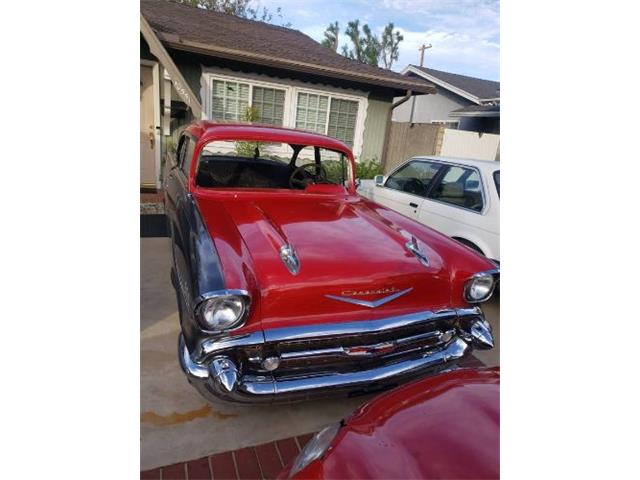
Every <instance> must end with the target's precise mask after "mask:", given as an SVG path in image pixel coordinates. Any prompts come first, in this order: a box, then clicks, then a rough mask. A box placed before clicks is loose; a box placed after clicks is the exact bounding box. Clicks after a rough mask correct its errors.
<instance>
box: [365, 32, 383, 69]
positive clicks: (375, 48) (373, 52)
mask: <svg viewBox="0 0 640 480" xmlns="http://www.w3.org/2000/svg"><path fill="white" fill-rule="evenodd" d="M362 32H363V33H364V39H363V49H362V56H363V60H362V61H363V62H364V63H368V64H369V65H376V66H377V65H378V62H379V60H380V50H381V45H380V40H378V37H376V36H375V35H374V34H372V33H371V29H370V28H369V25H367V24H365V25H363V26H362Z"/></svg>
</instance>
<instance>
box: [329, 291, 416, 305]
mask: <svg viewBox="0 0 640 480" xmlns="http://www.w3.org/2000/svg"><path fill="white" fill-rule="evenodd" d="M411 290H413V287H409V288H407V289H406V290H402V291H401V292H396V293H393V294H391V295H389V296H387V297H382V298H379V299H378V300H374V301H371V302H368V301H366V300H361V299H359V298H351V297H340V296H338V295H325V297H327V298H330V299H331V300H338V301H339V302H345V303H351V304H353V305H359V306H361V307H367V308H377V307H379V306H380V305H384V304H385V303H389V302H390V301H392V300H395V299H396V298H399V297H401V296H402V295H404V294H405V293H409V292H410V291H411Z"/></svg>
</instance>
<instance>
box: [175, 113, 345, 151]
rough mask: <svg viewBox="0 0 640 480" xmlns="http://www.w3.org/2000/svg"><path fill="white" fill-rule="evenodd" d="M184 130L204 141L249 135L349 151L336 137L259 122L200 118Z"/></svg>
mask: <svg viewBox="0 0 640 480" xmlns="http://www.w3.org/2000/svg"><path fill="white" fill-rule="evenodd" d="M186 131H188V132H190V133H192V134H194V135H196V136H197V137H200V138H201V139H202V140H204V141H211V140H215V139H216V138H220V139H224V138H225V137H226V138H235V137H238V139H239V140H240V139H242V138H241V137H245V138H246V137H251V139H255V140H263V141H268V140H273V141H279V142H282V143H289V144H298V145H314V146H319V147H324V148H328V149H331V150H339V151H345V152H351V149H350V148H349V146H348V145H346V144H345V143H343V142H341V141H340V140H338V139H337V138H333V137H329V136H327V135H323V134H320V133H315V132H309V131H306V130H299V129H295V128H286V127H277V126H274V125H264V124H259V123H251V122H244V123H243V122H234V123H227V122H213V121H209V120H200V121H197V122H194V123H192V124H191V125H189V126H188V127H187V128H186Z"/></svg>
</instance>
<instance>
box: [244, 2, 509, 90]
mask: <svg viewBox="0 0 640 480" xmlns="http://www.w3.org/2000/svg"><path fill="white" fill-rule="evenodd" d="M256 2H257V3H258V4H259V5H261V6H265V7H267V8H268V9H269V10H271V11H275V10H276V8H277V7H281V9H282V14H283V20H284V22H291V28H295V29H297V30H300V31H302V32H303V33H306V34H307V35H309V36H310V37H312V38H313V39H315V40H318V41H320V40H322V39H323V38H324V36H323V32H324V30H325V29H326V27H327V25H329V24H330V23H331V22H334V21H336V20H337V21H338V23H339V24H340V37H339V47H338V51H341V49H342V45H343V44H345V43H346V44H349V45H350V41H348V39H346V38H345V36H344V35H343V32H344V28H345V27H346V25H347V22H349V21H351V20H355V19H360V24H363V23H367V24H368V25H369V27H371V29H372V30H373V31H374V32H375V33H376V34H378V35H379V34H380V33H381V32H382V30H383V28H384V26H385V25H386V24H387V23H388V22H393V23H394V25H395V27H396V28H397V29H398V30H400V31H401V32H402V34H403V35H404V41H402V42H401V43H400V47H399V49H400V55H399V59H398V61H397V62H396V63H395V64H394V65H393V67H392V69H393V70H396V71H400V70H402V69H403V68H404V67H405V66H407V65H408V64H410V63H412V64H414V65H418V64H420V52H419V51H418V48H419V47H420V46H421V45H422V44H423V43H425V44H427V45H428V44H431V45H432V48H430V49H428V50H426V52H425V62H424V63H425V66H426V67H430V68H435V69H437V70H444V71H446V72H452V73H458V74H462V75H469V76H472V77H478V78H485V79H488V80H500V3H499V0H342V1H341V0H256ZM274 23H276V22H275V21H274ZM350 46H351V45H350Z"/></svg>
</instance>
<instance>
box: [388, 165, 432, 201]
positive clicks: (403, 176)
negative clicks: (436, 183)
mask: <svg viewBox="0 0 640 480" xmlns="http://www.w3.org/2000/svg"><path fill="white" fill-rule="evenodd" d="M440 168H441V165H439V164H437V163H432V162H422V161H418V160H414V161H411V162H409V163H407V164H406V165H405V166H404V167H402V168H400V169H399V170H397V171H396V172H394V173H393V174H392V175H390V176H389V178H388V179H387V181H386V183H385V185H384V186H385V187H387V188H392V189H394V190H400V191H401V192H406V193H411V194H413V195H418V196H420V197H426V196H427V193H428V187H429V184H430V183H431V180H433V177H435V176H436V173H438V170H440Z"/></svg>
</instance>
